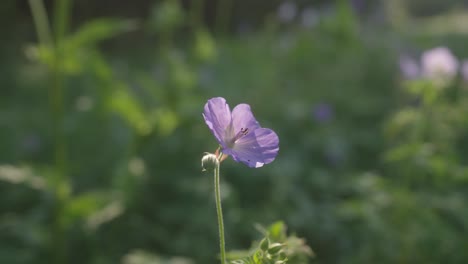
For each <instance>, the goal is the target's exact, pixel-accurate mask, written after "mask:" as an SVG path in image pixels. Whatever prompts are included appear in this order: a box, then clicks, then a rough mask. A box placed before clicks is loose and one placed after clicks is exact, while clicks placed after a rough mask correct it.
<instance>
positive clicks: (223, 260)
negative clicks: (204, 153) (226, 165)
mask: <svg viewBox="0 0 468 264" xmlns="http://www.w3.org/2000/svg"><path fill="white" fill-rule="evenodd" d="M221 155H222V154H221ZM219 164H220V162H216V166H215V169H214V188H215V199H216V211H217V213H218V227H219V249H220V251H221V253H220V257H221V264H225V263H226V249H225V246H224V223H223V209H222V208H221V190H220V187H219Z"/></svg>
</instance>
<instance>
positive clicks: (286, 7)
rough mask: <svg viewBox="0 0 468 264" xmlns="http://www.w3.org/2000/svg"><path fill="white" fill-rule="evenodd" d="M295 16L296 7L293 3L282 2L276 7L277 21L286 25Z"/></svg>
mask: <svg viewBox="0 0 468 264" xmlns="http://www.w3.org/2000/svg"><path fill="white" fill-rule="evenodd" d="M296 14H297V6H296V4H295V3H294V2H290V1H287V2H284V3H282V4H281V5H280V6H279V7H278V11H277V15H278V19H279V20H280V21H281V22H283V23H288V22H291V21H293V20H294V18H295V17H296Z"/></svg>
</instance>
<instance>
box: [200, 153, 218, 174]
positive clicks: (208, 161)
mask: <svg viewBox="0 0 468 264" xmlns="http://www.w3.org/2000/svg"><path fill="white" fill-rule="evenodd" d="M201 165H202V168H203V169H202V171H213V170H214V169H215V168H216V167H217V166H218V165H219V160H218V158H217V157H216V155H215V154H212V153H208V152H205V156H203V158H202V160H201Z"/></svg>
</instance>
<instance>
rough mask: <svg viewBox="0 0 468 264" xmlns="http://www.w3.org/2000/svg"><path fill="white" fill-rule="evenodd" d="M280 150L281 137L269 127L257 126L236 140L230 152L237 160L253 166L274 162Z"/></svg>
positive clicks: (257, 166)
mask: <svg viewBox="0 0 468 264" xmlns="http://www.w3.org/2000/svg"><path fill="white" fill-rule="evenodd" d="M278 151H279V139H278V136H277V135H276V133H275V132H274V131H273V130H271V129H268V128H257V129H255V130H254V131H252V132H251V133H249V134H247V135H246V136H243V137H241V138H240V139H239V140H237V141H236V143H235V145H234V147H233V148H232V150H230V151H229V152H230V153H228V154H230V155H231V156H232V158H233V159H234V160H235V161H238V162H239V161H240V162H242V163H244V164H246V165H247V166H249V167H252V168H259V167H262V166H263V165H264V164H268V163H270V162H272V161H273V160H274V159H275V158H276V155H277V154H278Z"/></svg>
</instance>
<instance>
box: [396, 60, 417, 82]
mask: <svg viewBox="0 0 468 264" xmlns="http://www.w3.org/2000/svg"><path fill="white" fill-rule="evenodd" d="M399 64H400V71H401V73H402V74H403V76H404V77H405V78H406V79H415V78H418V77H419V75H420V69H419V65H418V63H417V62H416V60H415V59H413V58H411V57H408V56H404V55H403V56H400V61H399Z"/></svg>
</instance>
